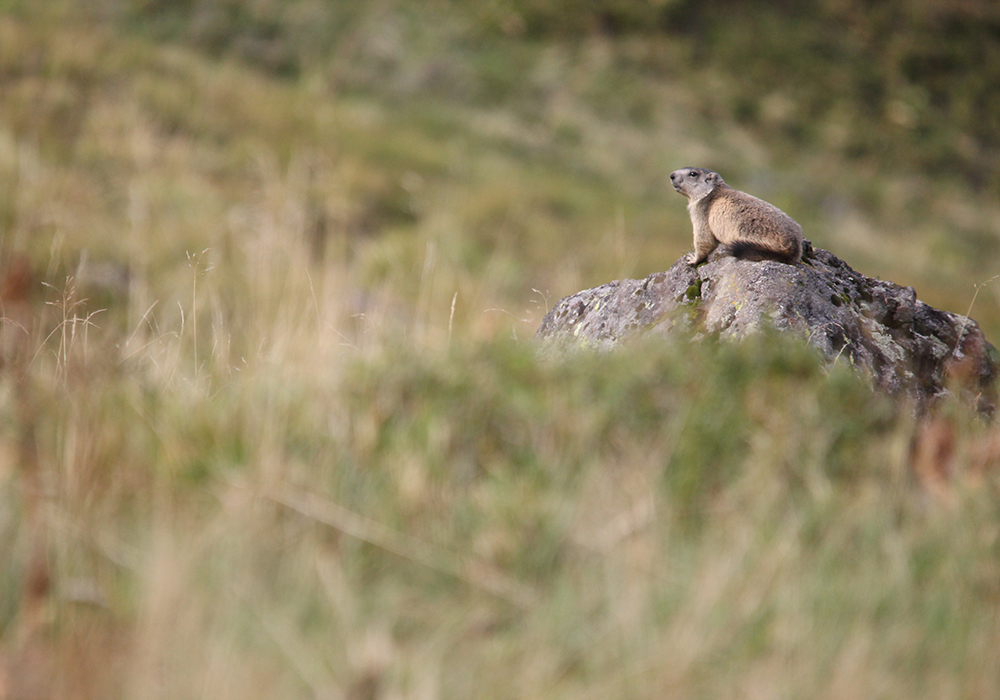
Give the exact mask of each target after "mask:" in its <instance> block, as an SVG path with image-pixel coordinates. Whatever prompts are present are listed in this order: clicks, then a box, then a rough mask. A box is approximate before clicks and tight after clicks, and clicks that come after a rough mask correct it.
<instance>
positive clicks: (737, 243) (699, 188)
mask: <svg viewBox="0 0 1000 700" xmlns="http://www.w3.org/2000/svg"><path fill="white" fill-rule="evenodd" d="M670 181H671V182H672V183H673V185H674V189H675V190H677V191H678V192H680V193H681V194H682V195H684V196H685V197H687V198H688V212H689V213H690V214H691V224H692V226H693V227H694V253H691V254H690V255H688V263H690V264H692V265H698V264H700V263H703V262H705V260H706V259H707V258H708V254H709V253H711V252H712V251H713V250H715V248H716V247H717V246H718V245H719V244H720V243H723V244H725V245H727V246H728V248H729V253H730V254H731V255H733V256H735V257H737V258H741V259H743V260H778V261H780V262H784V263H796V262H798V261H799V260H801V259H802V227H801V226H799V225H798V223H796V222H795V220H794V219H792V217H790V216H788V214H786V213H785V212H783V211H781V210H780V209H778V207H776V206H774V205H773V204H769V203H767V202H765V201H764V200H762V199H757V198H756V197H753V196H751V195H749V194H747V193H746V192H740V191H739V190H735V189H733V188H732V187H730V186H729V185H727V184H726V183H725V181H724V180H723V179H722V176H720V175H719V174H718V173H716V172H713V171H711V170H706V169H705V168H681V169H680V170H675V171H674V172H672V173H671V174H670Z"/></svg>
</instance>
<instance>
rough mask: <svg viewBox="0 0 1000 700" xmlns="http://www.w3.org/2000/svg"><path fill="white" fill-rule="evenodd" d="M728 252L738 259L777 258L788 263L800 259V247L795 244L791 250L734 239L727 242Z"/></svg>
mask: <svg viewBox="0 0 1000 700" xmlns="http://www.w3.org/2000/svg"><path fill="white" fill-rule="evenodd" d="M729 253H730V255H732V256H733V257H734V258H739V259H740V260H777V261H778V262H783V263H788V264H792V263H797V262H798V261H799V260H801V259H802V248H801V247H800V246H799V245H796V244H793V248H792V249H791V250H773V249H771V248H768V247H767V246H764V245H761V244H760V243H757V242H755V241H736V242H735V243H730V244H729Z"/></svg>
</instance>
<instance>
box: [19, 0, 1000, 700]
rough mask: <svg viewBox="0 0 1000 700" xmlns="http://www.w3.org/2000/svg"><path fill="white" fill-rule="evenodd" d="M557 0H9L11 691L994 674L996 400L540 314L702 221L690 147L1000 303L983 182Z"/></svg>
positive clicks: (715, 689) (598, 10)
mask: <svg viewBox="0 0 1000 700" xmlns="http://www.w3.org/2000/svg"><path fill="white" fill-rule="evenodd" d="M725 6H726V4H725V3H723V4H722V5H721V7H725ZM748 7H750V8H753V7H754V5H753V4H750V5H748ZM831 7H832V5H831ZM840 7H841V11H842V12H844V13H847V15H850V16H855V15H852V14H851V13H855V14H856V22H858V23H860V25H862V26H867V25H866V24H865V22H871V23H874V22H876V20H878V21H883V20H884V18H882V19H879V18H878V17H875V16H874V15H872V16H869V15H867V14H864V13H862V12H861V10H859V9H857V8H855V7H854V4H852V3H842V4H841V5H840ZM970 7H971V6H970ZM483 8H485V9H483ZM563 9H564V4H563V3H560V2H550V1H543V0H532V1H528V0H525V1H524V2H514V1H511V2H506V3H493V4H490V5H488V6H487V5H484V6H482V8H481V7H480V6H479V4H476V5H471V4H470V5H467V4H465V3H460V2H445V1H440V2H431V3H426V4H420V6H418V4H415V3H405V2H401V1H400V2H394V1H392V0H386V1H385V2H379V3H370V4H359V3H347V2H336V1H333V0H331V1H330V2H318V1H317V2H311V1H306V0H303V1H301V2H289V3H271V2H266V1H263V0H261V1H258V2H223V1H221V0H220V1H217V2H216V1H212V0H193V1H191V2H183V3H174V2H158V1H156V0H145V1H138V0H136V1H131V2H129V1H126V2H112V1H110V0H109V1H108V2H100V3H88V4H82V3H73V2H51V3H34V2H19V1H17V0H8V1H7V2H0V232H2V233H0V267H2V268H3V273H2V274H3V277H2V281H3V284H2V285H0V294H2V299H3V312H4V316H3V318H4V324H3V327H2V333H3V335H2V342H3V345H2V348H3V360H4V364H3V367H2V368H0V415H2V416H3V420H2V423H0V428H2V430H0V562H3V563H4V564H3V565H2V566H0V698H33V697H74V698H109V697H110V698H116V697H121V698H147V697H148V698H153V697H164V698H177V697H205V698H227V697H233V698H241V699H245V698H273V697H282V698H284V697H290V698H296V697H324V698H326V697H334V698H345V699H347V700H355V699H356V700H363V699H368V698H390V697H421V698H436V697H443V698H464V697H483V698H494V697H496V698H508V697H546V698H548V697H573V698H579V697H595V698H597V697H637V698H638V697H644V698H645V697H663V696H679V697H713V698H715V697H747V696H760V697H775V696H788V697H813V696H822V697H829V698H857V697H876V696H878V697H893V698H895V697H900V698H903V697H905V698H920V697H927V698H941V697H962V698H966V697H972V698H990V697H995V696H996V688H997V687H1000V664H998V662H997V661H996V659H995V656H996V655H995V653H993V650H994V649H995V648H996V646H997V642H998V641H1000V639H998V630H1000V606H998V601H1000V589H998V581H1000V578H998V565H1000V551H998V547H1000V507H998V506H1000V493H998V491H997V481H996V474H995V472H994V469H993V467H994V465H995V463H996V462H997V460H998V458H1000V448H998V446H997V442H996V437H995V428H993V427H992V426H991V425H990V424H988V423H987V422H985V421H984V420H983V419H981V418H980V417H977V416H974V415H972V414H971V413H970V411H969V410H968V408H967V407H965V406H964V405H963V404H962V403H961V402H958V401H954V402H948V403H945V404H944V405H942V406H941V407H940V413H939V415H937V416H936V417H934V418H933V420H930V421H928V422H925V423H920V424H918V423H917V422H916V420H915V419H914V418H913V415H912V411H911V409H910V407H908V406H905V405H900V404H898V403H897V402H895V401H893V400H890V399H889V398H887V397H883V396H876V395H873V394H872V393H871V392H870V391H869V389H868V387H867V385H866V383H865V381H864V379H863V378H861V377H858V376H856V375H855V374H854V373H853V372H852V371H851V370H850V368H848V367H846V366H844V365H843V363H841V364H837V365H834V366H832V367H831V366H825V365H821V364H820V363H819V361H818V359H817V358H816V357H814V356H813V355H812V354H811V353H810V352H809V351H808V350H807V349H805V348H803V347H802V346H801V344H800V343H798V342H795V341H792V340H789V339H782V338H778V337H764V338H758V339H755V340H752V341H749V342H747V343H745V344H741V345H732V344H728V343H722V342H719V341H718V340H717V339H713V338H697V339H684V338H681V339H678V340H677V342H676V343H672V344H667V345H662V344H661V345H657V346H651V345H644V344H642V343H639V344H636V345H635V346H634V347H631V348H628V349H625V350H623V351H622V352H620V353H616V354H614V355H608V356H593V355H589V354H585V353H584V354H579V355H575V356H573V357H570V358H565V359H553V358H549V359H543V358H540V357H539V356H538V355H537V353H536V352H535V350H534V348H533V346H532V344H531V343H530V341H529V338H530V337H531V335H532V334H533V332H534V330H535V328H536V327H537V325H538V322H539V320H540V319H541V316H542V315H543V314H544V313H545V311H546V310H547V309H548V308H550V307H551V306H552V304H553V303H554V302H555V301H556V300H557V299H558V298H559V297H561V296H563V295H566V294H569V293H572V292H574V291H577V290H578V289H581V288H583V287H586V286H594V285H597V284H601V283H603V282H606V281H608V280H609V279H613V278H618V277H622V276H644V275H647V274H649V273H652V272H655V271H658V270H662V269H665V268H666V267H667V266H669V265H670V264H671V263H672V262H673V261H674V260H675V259H676V258H677V257H678V256H679V255H680V254H682V253H683V252H685V251H686V250H687V249H688V247H689V246H690V223H689V222H688V221H687V217H686V213H685V211H684V202H683V200H682V199H681V198H680V197H678V196H677V195H673V194H668V193H667V190H668V187H667V175H668V173H669V172H670V171H671V170H672V169H674V168H675V167H678V166H681V165H687V164H704V165H708V166H714V167H717V168H718V169H719V170H721V171H723V172H724V174H725V175H726V177H727V180H729V181H730V182H732V183H733V184H734V185H736V186H738V187H741V188H743V189H747V190H750V191H752V192H754V193H756V194H759V195H761V196H764V197H766V198H768V199H769V200H771V201H774V202H775V203H777V204H779V205H780V206H782V207H783V208H785V209H786V210H788V211H789V212H790V213H793V214H794V215H795V216H796V218H797V219H799V220H800V221H801V222H802V223H803V225H804V226H805V228H806V229H807V231H808V233H807V235H808V236H809V237H811V238H812V239H813V241H814V242H815V243H816V244H817V245H819V246H822V247H825V248H829V249H831V250H833V251H834V252H836V253H837V254H838V255H841V256H842V257H844V258H845V259H846V260H848V262H850V263H851V264H852V265H854V266H856V267H858V268H859V269H861V270H862V271H864V272H866V273H868V274H871V275H879V276H882V277H883V278H889V279H893V280H895V281H898V282H900V283H905V284H913V285H914V286H916V288H917V290H918V294H919V295H920V298H922V299H924V300H926V301H928V302H930V303H934V304H936V305H938V306H943V307H945V308H948V309H950V310H954V311H958V312H965V311H966V310H967V309H968V308H969V306H970V304H972V303H973V300H975V305H974V307H973V312H972V315H973V316H974V317H976V318H978V319H980V320H981V321H982V322H983V325H984V328H985V329H986V331H987V335H988V336H990V337H992V338H994V339H995V338H996V337H997V336H998V333H997V331H1000V305H998V297H997V295H996V292H995V283H987V284H982V283H984V282H986V281H987V280H989V279H990V278H991V276H992V275H994V274H996V272H995V268H996V263H997V253H996V246H995V245H994V241H995V239H996V236H997V234H998V226H1000V224H998V222H1000V217H998V216H997V212H996V205H995V204H993V203H992V196H993V195H992V194H991V193H992V190H991V189H990V188H991V187H993V185H991V184H990V182H991V181H990V180H989V178H983V177H980V176H979V175H977V174H976V172H973V171H971V170H969V171H962V172H961V173H960V174H958V175H955V176H942V175H941V174H940V172H939V171H937V170H936V169H935V168H936V167H937V161H933V159H931V160H923V157H924V156H925V155H927V154H929V153H932V151H931V150H927V151H923V150H921V144H923V143H924V142H923V141H921V140H919V139H917V140H914V141H912V142H910V146H911V147H912V148H914V149H918V150H920V152H919V153H916V152H915V153H914V154H912V156H913V157H906V158H902V157H900V158H896V157H891V158H890V157H886V158H885V159H882V158H880V157H879V156H878V155H877V154H874V155H873V154H868V155H864V154H858V153H852V152H850V149H847V150H844V149H841V148H839V147H838V146H837V145H836V143H840V142H836V143H834V142H827V141H824V140H823V139H821V138H815V139H814V138H811V137H810V138H805V137H803V136H802V134H800V133H799V134H798V135H796V133H798V132H797V131H796V130H795V129H791V130H790V131H789V130H786V129H782V128H777V127H776V126H775V125H776V124H777V122H773V121H770V122H769V121H767V120H768V119H771V118H772V117H773V116H774V115H775V114H779V113H783V114H785V115H786V117H783V119H784V118H788V119H790V118H791V116H790V115H797V116H796V118H800V114H799V111H798V108H797V107H795V106H794V105H795V104H798V103H797V102H794V101H793V106H792V107H788V103H787V102H782V101H781V100H779V99H778V98H774V97H771V98H768V99H763V100H760V101H757V102H752V106H753V107H754V109H759V110H762V111H760V115H764V116H762V117H760V119H761V120H762V121H761V120H758V118H757V116H754V114H753V113H750V112H747V110H746V109H745V108H744V107H741V106H740V105H741V104H742V103H741V102H740V100H743V101H744V102H745V101H746V100H747V99H748V98H747V96H746V94H745V93H743V92H742V90H747V89H749V85H751V83H747V84H744V83H743V82H741V81H739V80H737V79H736V78H735V77H734V75H735V73H734V72H733V68H732V65H731V63H730V62H731V61H733V60H735V59H732V58H727V56H730V55H735V52H736V49H737V47H738V46H739V44H738V42H737V40H736V39H733V38H732V37H731V36H730V35H729V34H727V33H726V27H724V26H722V25H721V24H720V25H718V26H716V25H715V24H713V23H712V22H710V21H709V19H710V18H705V17H701V18H699V17H695V16H690V14H689V13H686V12H685V11H686V10H689V9H690V8H689V7H688V4H687V3H682V2H666V3H661V4H657V3H627V2H611V1H608V2H601V3H592V5H591V6H589V9H587V11H586V12H582V13H580V14H579V15H573V17H574V19H573V21H569V20H568V19H565V17H566V13H565V12H563ZM830 11H833V10H830ZM857 13H860V14H857ZM845 16H846V15H845ZM928 16H930V15H928ZM685 17H688V20H687V21H682V20H683V19H684V18H685ZM748 17H749V19H747V17H736V18H735V20H734V21H736V20H739V21H750V20H753V21H754V22H760V23H761V24H760V25H759V26H760V27H764V26H765V25H766V24H767V22H769V21H771V20H770V19H768V18H769V15H768V13H767V12H766V11H765V10H763V9H760V10H759V12H757V13H751V14H750V15H748ZM921 17H922V15H921ZM793 18H794V17H791V18H789V20H788V21H791V19H793ZM800 19H802V21H803V22H806V21H807V20H808V19H809V17H808V16H806V17H803V18H800ZM917 19H920V17H918V18H917ZM935 21H936V20H935ZM577 22H578V24H577ZM805 26H806V25H805V24H803V25H796V27H795V29H796V33H794V34H793V36H795V37H796V41H791V42H790V45H791V46H793V47H794V46H797V45H798V44H797V43H796V42H797V41H798V40H800V39H801V38H802V37H804V36H807V35H805V34H800V33H798V30H802V29H803V27H805ZM914 26H917V28H918V29H919V27H920V26H922V25H920V24H919V22H917V24H916V25H914ZM774 30H775V31H776V32H778V33H779V34H780V33H784V34H788V33H789V31H790V29H789V27H788V26H786V25H784V24H780V23H779V24H778V25H777V26H776V27H775V28H774ZM959 34H961V33H959ZM963 36H964V35H963ZM766 38H768V40H769V41H770V39H771V38H773V37H771V35H766ZM834 38H835V37H833V36H832V35H831V37H828V41H830V42H832V43H833V44H836V42H835V41H834ZM700 42H701V43H700ZM704 42H708V43H707V44H705V46H708V47H709V48H710V49H711V50H710V51H708V53H707V54H703V53H700V52H701V51H705V49H704V48H699V46H702V44H703V43H704ZM712 42H716V43H712ZM802 50H803V51H804V50H805V49H802ZM831 50H832V49H831ZM727 52H729V53H727ZM765 58H766V56H765ZM760 65H761V64H756V63H755V64H754V66H753V69H754V70H763V68H761V67H760ZM810 65H811V64H810ZM814 68H815V67H814V66H812V67H809V66H807V67H806V68H805V70H813V69H814ZM852 75H853V74H852ZM793 82H795V81H793ZM804 84H808V81H805V83H804ZM821 87H822V86H821ZM789 89H791V88H789ZM823 89H829V87H828V86H827V87H825V88H823ZM730 98H732V99H730ZM799 99H800V97H796V98H795V100H799ZM783 104H784V105H785V106H784V107H782V105H783ZM713 105H714V106H713ZM783 109H784V110H786V111H785V112H782V110H783ZM787 110H791V111H790V112H789V111H787ZM766 115H772V117H766ZM816 119H817V120H820V121H821V122H822V123H825V124H827V126H829V128H834V127H837V126H838V125H839V128H841V129H849V131H850V133H851V134H854V135H858V134H861V135H864V133H862V132H865V129H866V128H868V127H869V126H871V125H870V124H868V123H867V122H864V123H857V124H856V123H854V122H851V121H838V119H837V117H836V115H832V113H826V112H824V113H821V114H820V113H817V114H816ZM779 121H780V120H779ZM928 128H929V129H931V132H932V133H931V136H929V137H928V139H929V141H927V143H928V144H933V143H938V141H935V139H938V138H947V135H944V136H942V135H941V132H938V131H935V130H934V128H935V127H934V125H933V124H931V125H930V126H929V127H928ZM821 131H822V130H821ZM822 133H827V132H826V131H823V132H822ZM908 133H909V132H908ZM990 134H992V136H990ZM868 136H871V134H868ZM911 136H912V134H911ZM988 136H989V137H990V138H992V137H995V134H993V132H989V133H988ZM932 137H933V138H932ZM858 138H860V136H858ZM866 138H867V136H866ZM900 138H902V137H900ZM797 139H798V140H797ZM803 139H804V140H803ZM982 139H983V143H987V142H988V139H987V137H986V136H984V137H982ZM928 148H930V146H928ZM917 156H920V157H917ZM927 157H928V158H930V156H927ZM929 163H930V164H932V165H933V167H932V165H928V164H929Z"/></svg>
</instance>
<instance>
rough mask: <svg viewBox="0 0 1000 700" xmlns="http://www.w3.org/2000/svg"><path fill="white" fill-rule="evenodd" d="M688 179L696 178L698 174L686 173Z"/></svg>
mask: <svg viewBox="0 0 1000 700" xmlns="http://www.w3.org/2000/svg"><path fill="white" fill-rule="evenodd" d="M688 177H698V173H688Z"/></svg>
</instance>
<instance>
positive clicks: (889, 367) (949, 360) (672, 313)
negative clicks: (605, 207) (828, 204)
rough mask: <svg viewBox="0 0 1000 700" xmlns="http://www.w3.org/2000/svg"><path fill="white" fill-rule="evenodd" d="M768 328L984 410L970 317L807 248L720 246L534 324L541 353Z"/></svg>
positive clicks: (571, 303)
mask: <svg viewBox="0 0 1000 700" xmlns="http://www.w3.org/2000/svg"><path fill="white" fill-rule="evenodd" d="M765 327H771V328H775V329H778V330H780V331H788V332H792V333H797V334H800V335H802V336H804V337H805V338H806V339H807V340H808V342H809V344H810V345H812V346H813V347H815V348H816V349H817V350H819V351H820V353H822V355H823V356H825V357H826V358H827V359H828V360H831V361H836V360H837V359H839V358H847V359H849V360H850V361H851V362H852V363H853V365H854V366H855V367H858V368H860V369H861V370H863V371H864V372H865V373H866V374H867V375H868V376H869V377H871V380H872V382H873V384H874V385H875V386H876V387H878V388H880V389H883V390H886V391H889V392H891V393H894V394H905V395H908V396H910V397H911V398H913V399H914V400H915V401H916V402H917V404H918V406H921V407H923V406H926V405H927V403H928V402H929V401H933V400H934V399H936V398H939V397H941V396H944V395H946V394H947V393H948V392H949V389H952V388H956V387H961V388H962V390H963V391H968V392H971V394H972V396H973V398H974V399H975V400H976V401H977V405H978V407H979V409H980V410H982V411H984V412H987V413H989V412H992V410H993V408H994V403H995V397H994V381H993V380H994V379H995V377H996V374H997V361H998V360H997V358H998V354H997V352H996V350H995V349H994V348H993V346H992V345H990V344H989V343H988V342H987V341H986V338H985V337H984V336H983V333H982V331H981V330H980V328H979V325H978V324H977V323H976V322H975V321H973V320H972V319H970V318H968V317H966V316H960V315H958V314H953V313H951V312H948V311H942V310H940V309H935V308H934V307H932V306H928V305H927V304H924V303H923V302H921V301H918V300H917V294H916V292H915V291H914V290H913V288H912V287H900V286H899V285H896V284H893V283H891V282H884V281H882V280H876V279H872V278H870V277H866V276H865V275H862V274H860V273H858V272H856V271H854V270H852V269H851V268H850V266H849V265H847V263H845V262H844V261H843V260H840V259H839V258H837V257H836V256H835V255H833V254H832V253H829V252H827V251H825V250H821V249H818V248H815V249H814V248H813V247H812V245H811V244H810V243H809V242H808V241H806V246H805V252H804V254H803V259H802V262H801V263H798V264H795V265H786V264H784V263H779V262H775V261H771V260H765V261H761V262H750V261H745V260H737V259H736V258H733V257H731V256H727V255H726V254H725V251H716V252H715V253H713V254H712V256H711V257H710V258H709V261H708V262H707V263H706V264H704V265H701V266H699V267H698V268H692V267H691V266H690V265H688V264H687V263H686V262H685V261H684V258H681V259H680V260H678V261H677V262H676V263H674V265H673V267H671V268H670V269H669V270H667V271H666V272H657V273H655V274H652V275H650V276H649V277H647V278H646V279H644V280H616V281H614V282H610V283H608V284H605V285H602V286H600V287H596V288H594V289H588V290H585V291H582V292H578V293H576V294H573V295H571V296H568V297H566V298H565V299H563V300H561V301H560V302H559V303H557V304H556V305H555V307H553V309H552V310H551V311H549V313H548V314H546V316H545V318H543V319H542V324H541V326H540V327H539V328H538V333H537V337H538V338H539V339H541V340H542V341H543V343H544V344H545V345H546V346H548V347H550V348H551V347H592V348H598V349H610V348H613V347H615V346H616V345H618V344H619V343H621V342H622V341H624V340H626V339H628V338H630V337H634V336H637V335H638V334H640V333H652V334H670V333H671V332H676V329H678V328H686V329H690V330H693V331H695V332H708V333H716V334H718V335H720V336H721V337H729V338H740V337H742V336H744V335H746V334H747V333H753V332H756V331H760V330H762V329H763V328H765Z"/></svg>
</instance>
